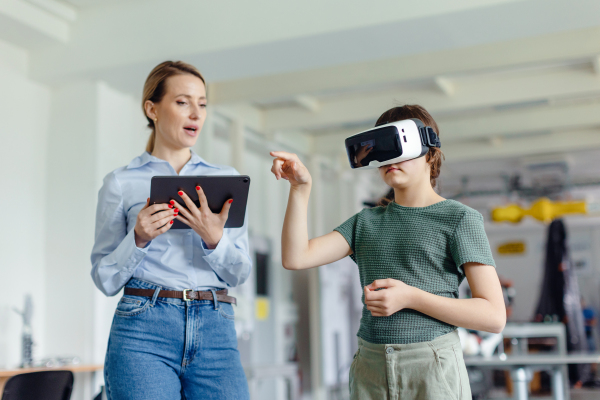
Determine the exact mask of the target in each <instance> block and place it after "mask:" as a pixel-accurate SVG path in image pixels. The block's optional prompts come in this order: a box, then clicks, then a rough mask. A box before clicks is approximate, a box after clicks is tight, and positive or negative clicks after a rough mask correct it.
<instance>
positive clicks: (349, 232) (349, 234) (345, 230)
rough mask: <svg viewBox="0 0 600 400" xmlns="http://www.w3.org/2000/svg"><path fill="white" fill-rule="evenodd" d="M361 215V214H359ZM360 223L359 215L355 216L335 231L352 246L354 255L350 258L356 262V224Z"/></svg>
mask: <svg viewBox="0 0 600 400" xmlns="http://www.w3.org/2000/svg"><path fill="white" fill-rule="evenodd" d="M359 214H360V213H359ZM357 221H358V214H354V215H353V216H351V217H350V218H348V219H347V220H346V221H345V222H344V223H343V224H341V225H340V226H338V227H337V228H335V229H334V231H338V232H339V233H340V234H341V235H342V236H343V237H344V239H346V242H348V244H349V245H350V248H351V249H352V254H351V255H350V258H352V260H354V262H356V251H355V249H354V244H355V242H356V223H357Z"/></svg>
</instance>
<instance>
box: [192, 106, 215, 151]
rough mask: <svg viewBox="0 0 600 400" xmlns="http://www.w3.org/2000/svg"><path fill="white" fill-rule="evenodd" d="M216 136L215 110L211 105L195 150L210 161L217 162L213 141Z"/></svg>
mask: <svg viewBox="0 0 600 400" xmlns="http://www.w3.org/2000/svg"><path fill="white" fill-rule="evenodd" d="M214 138H215V116H214V112H213V110H212V109H211V108H210V107H209V108H208V109H207V113H206V121H204V126H203V127H202V131H201V132H200V137H199V138H198V141H197V142H196V145H195V146H194V151H195V152H196V153H198V154H199V155H200V157H202V158H204V159H205V160H206V161H208V162H215V161H216V157H215V156H214V155H213V141H214Z"/></svg>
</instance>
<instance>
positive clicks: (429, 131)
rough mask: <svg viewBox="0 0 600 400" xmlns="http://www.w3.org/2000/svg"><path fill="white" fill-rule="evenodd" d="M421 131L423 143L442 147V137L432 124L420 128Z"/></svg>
mask: <svg viewBox="0 0 600 400" xmlns="http://www.w3.org/2000/svg"><path fill="white" fill-rule="evenodd" d="M419 133H420V134H421V139H422V140H423V143H424V144H425V145H426V146H427V147H438V148H440V147H442V143H441V142H440V138H439V137H438V135H437V134H436V133H435V131H434V130H433V128H431V127H430V126H425V127H422V128H419Z"/></svg>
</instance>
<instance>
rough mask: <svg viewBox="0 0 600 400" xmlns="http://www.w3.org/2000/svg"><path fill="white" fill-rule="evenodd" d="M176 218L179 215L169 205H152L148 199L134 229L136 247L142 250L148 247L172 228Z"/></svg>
mask: <svg viewBox="0 0 600 400" xmlns="http://www.w3.org/2000/svg"><path fill="white" fill-rule="evenodd" d="M175 216H177V214H176V213H173V210H171V209H169V206H168V205H167V204H153V205H150V198H149V197H148V200H146V205H145V206H144V208H142V210H141V211H140V212H139V214H138V216H137V220H136V221H135V228H133V229H134V234H135V245H136V246H137V247H140V248H143V247H146V245H147V244H148V242H149V241H151V240H152V239H154V238H155V237H157V236H158V235H160V234H163V233H165V232H166V231H168V230H169V229H170V228H171V226H172V225H173V219H175Z"/></svg>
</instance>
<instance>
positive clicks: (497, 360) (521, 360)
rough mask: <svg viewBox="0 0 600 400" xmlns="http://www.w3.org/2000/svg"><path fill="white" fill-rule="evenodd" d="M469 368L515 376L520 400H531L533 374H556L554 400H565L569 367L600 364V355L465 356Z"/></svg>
mask: <svg viewBox="0 0 600 400" xmlns="http://www.w3.org/2000/svg"><path fill="white" fill-rule="evenodd" d="M465 364H466V365H467V366H468V367H478V368H489V369H503V370H508V371H510V372H511V375H512V378H513V380H514V381H515V392H516V399H518V400H527V399H528V398H529V388H528V383H529V381H530V380H531V371H532V370H535V371H551V372H552V398H553V399H554V400H564V399H565V390H567V389H568V387H565V386H564V385H563V383H564V382H565V379H566V378H567V377H565V376H564V373H565V368H564V367H565V366H566V365H567V364H600V353H594V354H589V353H581V354H577V353H572V354H527V355H525V354H523V355H515V356H510V355H509V356H506V358H501V357H499V356H493V357H489V358H484V357H481V356H477V357H467V356H465Z"/></svg>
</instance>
